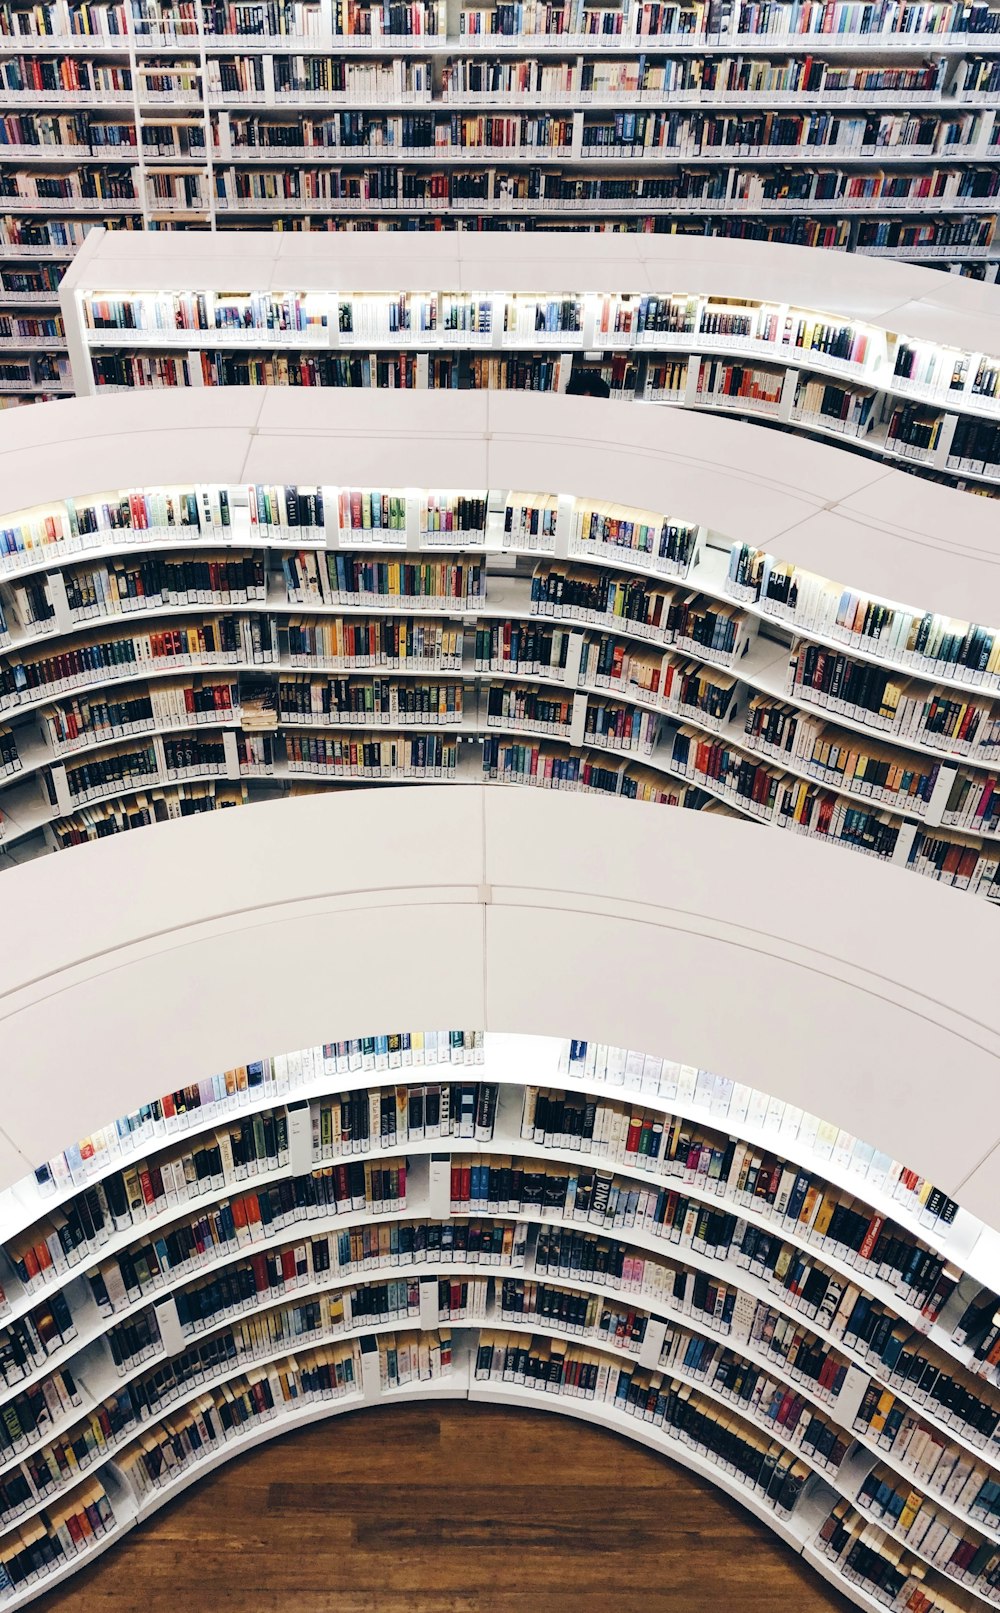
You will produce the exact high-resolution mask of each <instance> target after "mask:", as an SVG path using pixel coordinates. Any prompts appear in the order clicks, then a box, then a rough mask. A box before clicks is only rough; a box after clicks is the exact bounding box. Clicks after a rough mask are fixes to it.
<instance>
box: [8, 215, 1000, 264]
mask: <svg viewBox="0 0 1000 1613" xmlns="http://www.w3.org/2000/svg"><path fill="white" fill-rule="evenodd" d="M98 222H103V223H104V224H106V225H107V226H108V227H112V228H116V229H119V228H120V229H133V228H134V229H138V228H140V227H141V220H139V219H137V218H136V217H134V216H130V215H128V214H127V213H124V214H123V213H114V215H113V216H111V215H109V216H108V217H107V218H106V219H104V220H103V221H99V220H96V219H95V220H94V221H88V220H77V219H67V218H56V219H45V218H34V217H25V216H16V215H14V214H11V213H10V212H8V213H6V214H0V244H2V245H4V246H9V247H13V248H15V249H16V251H17V253H18V255H19V256H21V257H28V258H31V257H36V258H46V257H59V258H65V259H67V260H68V258H69V257H70V256H72V248H73V247H74V246H77V245H79V244H81V243H82V242H83V241H84V240H85V239H86V235H87V232H88V230H89V229H90V228H93V227H95V225H96V223H98ZM165 222H166V227H167V228H169V227H170V221H169V220H167V221H165ZM994 222H995V221H994V219H993V217H992V215H989V214H984V215H981V216H979V217H976V216H974V215H970V216H961V215H953V216H944V217H938V218H923V219H919V220H914V221H908V220H906V219H891V218H890V219H886V218H884V217H883V218H881V219H877V218H871V219H865V218H859V219H858V220H856V221H855V222H854V223H853V224H851V223H849V221H848V220H847V219H840V220H837V219H830V218H824V217H817V216H810V214H809V213H808V211H801V212H800V213H799V214H798V215H797V216H794V217H788V218H768V217H756V218H755V217H753V216H752V215H747V214H744V213H742V212H741V211H738V210H730V211H729V212H727V213H725V214H723V215H721V216H717V217H705V218H701V219H693V218H692V219H687V218H679V217H676V216H670V217H665V216H663V215H656V214H653V213H650V212H647V213H645V214H642V213H639V212H636V214H635V216H633V217H622V218H612V219H607V220H604V221H588V222H587V224H586V225H585V226H581V227H585V228H586V229H588V230H595V229H596V230H597V231H598V232H603V231H604V230H612V231H616V232H624V233H626V234H667V235H677V234H680V235H690V234H694V235H696V236H699V237H702V238H708V237H715V236H718V237H723V238H725V239H729V240H740V241H747V240H753V241H770V242H773V243H775V244H781V245H790V246H818V247H825V248H827V249H829V250H832V251H848V250H857V251H859V252H865V253H876V254H877V253H881V252H888V251H902V252H904V253H906V254H907V255H908V256H910V257H913V258H915V259H916V260H918V261H919V260H920V259H921V258H923V257H925V256H933V257H936V256H939V255H941V254H945V255H948V254H949V253H951V254H952V255H953V256H955V257H957V258H962V257H965V258H969V257H970V254H971V255H972V256H973V257H974V256H975V254H976V253H977V252H979V251H980V250H981V249H983V248H988V247H989V245H990V243H991V241H992V239H993V233H994ZM216 223H217V226H221V228H223V229H226V228H228V227H230V223H231V224H232V227H234V228H236V229H242V228H245V227H246V226H245V225H243V224H242V223H241V222H240V221H239V220H238V219H233V220H232V221H228V220H226V219H225V218H224V217H222V218H221V219H219V218H217V220H216ZM335 224H336V228H337V229H338V230H341V229H344V230H350V231H354V232H357V231H359V230H361V231H364V232H365V233H368V232H369V231H370V230H372V229H378V230H392V231H398V230H418V231H419V230H430V229H434V230H436V229H439V228H442V227H443V228H447V229H449V230H456V231H462V232H465V231H470V230H471V231H482V230H486V229H493V228H499V229H511V230H516V231H518V232H520V233H545V232H548V231H549V230H551V229H553V228H555V222H554V221H553V220H551V219H545V218H542V217H539V216H532V215H530V214H529V215H526V216H524V217H518V218H515V217H513V216H511V217H508V216H506V215H504V214H500V215H498V216H497V218H493V217H487V216H486V215H485V214H484V213H483V212H482V211H481V210H480V211H479V212H478V213H477V211H476V210H475V208H473V209H472V211H471V212H467V213H466V215H465V216H459V215H455V216H449V217H447V218H444V219H438V220H433V219H428V218H422V217H420V216H419V215H418V214H414V215H413V216H410V217H407V216H406V215H403V214H401V215H399V216H398V217H396V218H392V217H387V218H371V219H367V218H351V217H345V218H343V219H338V220H336V221H335V220H334V219H332V218H329V219H323V218H322V217H320V216H317V217H312V218H310V219H308V220H307V219H306V218H305V217H304V216H303V215H302V214H296V213H290V214H289V215H288V216H287V217H285V218H283V219H282V223H281V227H282V228H284V229H290V230H293V231H294V230H303V229H305V228H306V227H308V228H309V229H310V230H315V229H320V230H326V231H331V230H332V229H333V228H334V225H335ZM558 226H559V229H560V230H565V229H573V228H576V227H578V226H577V225H576V224H575V223H574V220H573V218H572V216H571V215H569V216H567V217H564V218H560V219H559V220H558ZM969 272H970V273H974V274H982V273H984V272H987V271H984V270H983V268H982V266H981V265H980V264H979V263H978V261H975V262H971V261H970V263H969Z"/></svg>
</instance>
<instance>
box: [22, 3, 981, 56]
mask: <svg viewBox="0 0 1000 1613" xmlns="http://www.w3.org/2000/svg"><path fill="white" fill-rule="evenodd" d="M459 20H460V31H461V33H462V34H465V35H479V34H482V33H497V34H503V35H509V34H521V33H523V34H543V35H550V34H554V35H556V36H559V35H571V36H583V37H589V36H593V35H597V36H602V35H603V36H605V37H608V36H623V35H626V34H635V35H636V36H638V37H640V38H641V37H645V36H655V35H671V34H676V35H678V36H680V37H683V38H685V39H686V40H688V41H691V40H693V41H694V42H695V43H701V42H704V41H710V40H711V39H716V40H719V41H726V42H728V41H729V40H730V39H732V38H733V37H734V36H735V37H736V38H739V37H740V36H743V35H754V34H767V35H776V34H780V35H806V36H809V35H818V36H820V37H822V36H825V35H835V36H840V37H841V38H844V37H845V36H846V39H847V40H849V41H850V42H852V43H853V42H854V39H855V38H856V37H858V36H875V37H878V36H884V35H889V36H893V35H895V36H899V35H902V36H912V35H918V36H919V35H927V36H933V37H939V36H941V35H945V36H948V35H960V36H961V35H976V34H989V33H993V32H996V31H997V29H996V14H995V12H994V11H992V10H991V9H990V7H989V6H988V5H985V4H970V3H968V0H951V3H931V4H909V3H906V0H880V3H866V4H855V3H851V0H839V3H827V0H815V3H812V0H809V3H801V0H797V3H794V4H792V3H785V4H778V3H774V0H767V3H764V4H759V3H755V0H745V3H743V4H741V5H740V6H739V8H733V10H732V13H731V15H729V16H728V17H727V20H726V24H725V26H722V27H720V21H719V19H710V16H709V8H708V6H707V5H706V4H703V3H702V0H693V3H691V4H686V5H678V4H674V3H672V0H638V3H637V4H636V5H634V6H632V5H630V6H628V7H627V8H622V9H621V10H619V9H617V8H614V7H610V6H609V7H608V8H606V9H603V10H602V9H599V8H587V7H586V6H585V5H584V4H582V3H576V0H571V3H569V4H558V3H548V0H523V3H521V0H498V3H496V4H495V5H493V6H492V7H490V8H487V9H483V10H465V11H462V12H461V13H460V19H459ZM444 25H445V17H444V8H443V6H440V5H438V4H436V3H432V0H423V3H416V4H402V3H400V4H391V3H388V4H370V5H369V4H355V3H353V0H348V3H345V4H340V3H338V4H337V5H335V6H334V7H333V11H332V14H330V15H328V17H327V19H326V20H324V19H323V18H322V14H321V8H320V6H319V4H317V3H311V4H310V3H295V0H284V3H280V4H279V3H278V0H267V3H261V4H240V3H234V4H226V3H224V0H214V3H213V4H210V5H208V6H207V8H205V11H204V17H203V20H202V22H199V20H198V18H197V16H196V14H195V12H194V9H193V7H191V6H190V5H184V4H175V5H171V6H169V7H160V8H157V10H156V11H155V12H154V13H148V12H147V11H146V9H145V7H143V6H142V5H141V4H135V3H133V5H132V6H126V5H122V4H120V3H117V0H98V3H93V4H90V3H86V0H36V3H35V4H34V5H32V6H29V7H26V8H25V9H24V10H23V11H18V10H14V9H12V7H11V6H10V5H5V7H4V11H3V13H2V15H0V32H3V33H6V34H7V35H8V36H17V35H20V36H22V37H24V36H29V35H31V34H41V35H53V34H54V35H62V34H65V35H67V36H69V37H73V36H74V35H80V36H89V37H91V38H93V37H95V36H96V37H101V38H107V39H110V40H114V39H119V38H123V37H125V36H127V35H128V34H130V33H133V32H134V33H136V34H137V36H138V37H139V39H140V40H143V39H145V40H147V41H148V42H149V43H151V44H152V45H153V46H154V48H155V45H156V43H157V39H158V38H162V39H163V40H164V41H165V42H168V43H171V44H175V43H178V42H179V43H183V42H184V39H185V38H186V37H189V38H191V39H195V38H200V37H201V34H202V32H203V31H204V33H205V34H206V35H207V36H208V37H209V38H210V39H212V40H213V42H214V40H215V39H217V38H219V37H224V36H225V35H227V34H232V35H240V36H246V35H260V36H264V37H267V36H274V37H277V38H282V39H287V38H289V37H294V36H295V35H298V36H299V37H301V38H302V39H303V40H305V39H310V38H315V39H319V38H320V37H321V35H322V33H323V32H327V33H329V32H330V31H331V30H332V33H333V34H334V35H342V36H345V37H350V36H352V35H362V36H376V37H377V36H378V35H388V36H390V37H399V38H412V39H419V38H420V36H421V35H426V36H429V37H431V38H437V37H439V36H441V35H442V34H443V32H444Z"/></svg>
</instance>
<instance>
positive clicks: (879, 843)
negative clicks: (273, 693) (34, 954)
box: [10, 685, 1000, 899]
mask: <svg viewBox="0 0 1000 1613" xmlns="http://www.w3.org/2000/svg"><path fill="white" fill-rule="evenodd" d="M408 687H409V686H408ZM409 692H410V694H411V696H412V698H411V700H410V706H411V708H412V709H411V710H410V714H409V716H408V717H404V719H403V720H405V721H409V722H413V723H420V724H426V723H437V722H442V721H445V720H447V717H446V714H439V715H434V714H433V713H430V712H428V711H421V710H419V709H418V708H419V705H420V690H419V688H418V689H415V690H413V689H410V691H409ZM489 703H490V709H489V710H488V711H487V712H486V714H485V716H484V718H483V721H484V722H485V723H486V725H487V728H488V727H489V726H495V727H503V728H506V729H507V730H513V731H514V733H515V734H516V732H517V730H518V729H520V728H523V729H524V730H525V731H527V732H540V733H541V734H551V735H553V736H556V737H558V736H563V743H561V744H559V743H556V744H553V743H552V742H551V741H548V740H543V739H539V740H531V739H526V740H520V739H516V738H511V739H506V738H505V739H500V738H496V737H492V736H490V735H489V734H488V732H487V734H486V735H485V736H484V737H482V738H481V739H476V738H472V739H468V740H465V741H462V740H459V739H458V738H457V737H456V738H454V739H447V738H445V737H444V736H440V737H439V736H437V735H435V734H434V733H433V732H430V733H424V732H421V733H418V734H406V733H389V734H385V733H379V734H378V735H373V736H372V737H368V738H362V737H360V736H352V735H351V734H350V733H343V734H336V733H334V734H329V735H327V734H322V733H307V732H301V731H296V730H295V728H293V730H292V731H291V732H284V733H282V734H281V735H280V736H277V735H273V734H261V733H255V732H252V731H251V732H243V731H240V730H237V731H236V732H235V733H234V734H233V738H232V746H233V749H232V751H230V749H229V748H228V744H227V741H226V740H225V739H224V738H223V737H222V736H219V735H216V736H214V737H208V736H197V735H194V734H191V735H187V736H184V737H174V736H172V735H170V734H169V733H168V734H165V735H164V736H163V737H162V738H154V739H152V740H150V741H149V742H148V743H146V744H144V745H140V746H132V747H128V746H125V747H124V748H118V749H115V750H113V751H111V752H109V753H107V754H105V755H103V756H102V757H100V758H93V759H91V760H88V761H87V762H82V763H77V764H74V765H72V766H70V767H68V768H66V770H65V771H64V772H62V773H60V774H59V775H58V776H57V775H56V774H55V773H53V772H52V771H51V770H49V771H44V772H43V773H42V774H41V775H40V782H41V786H42V792H43V800H44V802H45V803H46V804H47V807H48V809H49V814H48V815H44V814H43V815H42V816H41V817H37V816H36V817H33V818H32V820H31V823H30V826H26V827H25V829H24V830H23V831H22V833H37V832H38V831H40V830H41V829H42V828H43V826H45V825H46V824H47V825H48V829H47V831H46V832H51V834H52V835H53V837H54V839H55V841H56V843H57V844H58V845H60V846H70V845H77V844H81V843H83V842H85V841H87V840H90V839H94V838H102V837H104V836H106V835H109V834H115V833H120V832H123V831H127V830H129V829H132V828H136V827H142V826H144V825H146V824H148V823H152V822H159V821H165V820H166V819H169V818H171V817H176V816H186V815H190V814H191V813H192V812H197V811H206V810H213V809H214V808H216V807H218V806H229V805H236V804H243V803H245V802H246V801H247V800H248V799H250V797H249V796H248V794H247V791H246V788H245V786H244V787H243V789H242V793H241V792H240V788H239V787H238V786H235V785H227V786H225V787H222V786H220V785H216V784H212V783H211V782H210V781H211V780H212V779H213V778H214V779H221V778H223V777H226V778H229V777H239V778H241V779H244V780H247V779H254V778H259V779H261V780H270V779H274V780H276V781H277V780H280V779H285V778H288V779H292V780H294V779H295V777H296V776H297V775H308V776H309V778H310V779H312V780H317V779H325V778H329V779H335V778H340V779H344V780H357V781H364V780H372V781H376V780H382V779H400V780H402V779H437V780H440V779H446V778H449V777H457V776H458V773H459V768H460V767H463V766H464V764H465V763H469V767H466V768H465V769H464V772H463V776H468V777H472V776H473V774H472V771H471V766H472V763H473V762H474V761H476V760H478V763H479V765H480V766H481V769H482V774H483V776H484V777H485V778H487V779H489V780H493V781H497V782H501V783H519V784H533V785H541V786H543V787H547V788H563V789H566V788H570V789H584V790H596V791H600V792H601V793H604V794H612V795H621V796H624V797H625V798H627V799H640V800H646V801H651V802H658V803H660V804H664V805H674V806H678V805H683V806H686V807H689V808H693V809H695V810H725V804H726V803H729V805H730V806H731V807H732V808H734V809H735V810H736V811H737V812H738V813H740V814H747V815H749V816H751V817H753V818H755V819H757V820H758V821H762V822H766V823H770V824H773V825H774V826H776V827H778V828H783V829H787V830H791V831H792V832H797V833H802V834H808V835H811V836H814V837H822V838H823V839H825V840H827V841H829V842H833V843H837V844H841V845H844V846H847V847H849V848H850V849H853V850H860V851H863V852H866V853H868V854H869V855H874V856H877V857H879V858H881V859H882V860H896V861H903V862H905V865H906V866H908V867H910V868H912V869H914V870H916V871H918V872H921V873H923V874H925V875H926V876H927V877H930V878H933V879H936V880H939V881H942V882H944V883H947V884H951V885H953V886H956V887H957V888H960V889H963V890H970V891H973V892H975V893H978V894H981V895H984V896H986V897H988V898H990V899H992V898H994V897H995V896H997V895H1000V856H998V855H997V854H996V853H995V852H994V851H992V850H991V849H990V848H989V847H988V846H986V845H984V844H983V843H982V841H981V840H979V839H969V840H963V839H960V838H956V837H955V835H954V834H953V833H941V832H932V831H930V830H920V831H918V832H917V834H916V836H915V837H914V838H913V839H907V840H906V841H905V843H904V841H903V840H902V839H901V831H902V829H903V821H902V819H900V818H897V817H893V816H891V815H887V814H886V812H885V811H884V810H882V809H881V808H880V807H878V806H874V805H873V806H865V805H862V804H854V803H853V802H852V800H851V798H850V796H842V795H839V794H837V793H836V789H835V788H831V789H822V788H820V787H819V786H818V785H816V784H812V783H809V782H808V781H807V780H805V779H802V778H797V777H795V776H793V775H789V774H786V773H783V772H781V771H776V770H775V769H773V768H771V767H770V766H768V764H767V763H766V762H763V761H761V762H756V761H754V760H753V759H752V757H749V756H747V755H745V754H744V753H743V752H742V751H740V750H739V749H738V748H737V747H735V746H734V745H733V744H731V743H730V742H728V741H726V740H723V739H720V738H717V737H715V738H713V737H712V736H711V735H710V734H706V733H704V732H702V731H701V730H698V729H694V728H692V727H690V726H689V725H686V724H682V725H681V726H680V727H679V728H677V729H671V730H669V731H665V734H664V735H663V736H661V735H660V734H659V733H658V725H659V723H660V719H658V718H657V717H656V716H654V715H652V714H651V713H649V712H643V711H637V710H634V709H630V708H628V707H624V706H619V705H617V704H616V703H613V702H604V703H602V702H601V701H599V700H598V699H596V698H595V697H594V696H593V695H590V696H589V697H588V699H587V704H586V707H585V708H584V711H583V717H582V734H581V740H580V744H581V745H582V746H583V747H584V749H583V750H582V751H581V750H579V749H575V748H571V747H570V746H569V744H568V740H569V737H570V727H569V719H570V715H571V714H570V706H569V702H568V701H566V700H562V701H560V700H556V699H550V698H546V697H544V696H542V695H539V694H536V693H535V692H534V691H530V690H520V691H519V690H518V689H516V688H515V687H513V686H511V685H504V686H502V687H500V688H495V689H494V690H493V691H492V693H491V695H490V702H489ZM459 716H460V713H459V712H458V710H457V708H456V710H455V713H454V719H453V720H455V719H457V718H458V717H459ZM182 720H183V719H182ZM222 720H224V719H223V718H221V717H220V716H219V715H218V714H217V713H211V712H209V713H206V715H205V721H208V722H214V723H218V722H219V721H222ZM286 720H288V719H286V718H285V717H282V718H281V721H282V722H285V721H286ZM377 720H379V719H378V717H377V714H376V715H369V716H368V717H365V715H364V714H363V713H360V712H354V713H351V714H346V715H345V714H344V713H339V714H335V715H332V716H328V717H325V718H324V717H322V716H320V717H316V716H310V715H305V716H303V717H301V718H299V719H298V721H299V722H301V723H302V724H303V725H311V726H319V727H320V728H322V727H323V726H324V725H326V724H329V723H341V724H343V723H345V722H347V723H354V724H355V725H357V724H363V723H365V722H369V723H374V722H376V721H377ZM392 720H393V721H398V720H399V717H398V714H397V715H395V716H394V717H393V719H392ZM477 721H478V719H477ZM845 740H846V736H843V735H834V736H833V737H831V736H830V735H825V736H823V738H822V739H821V740H820V741H818V742H817V749H818V750H819V752H820V753H821V754H823V753H825V754H826V755H828V756H831V757H833V756H836V757H837V758H839V759H840V760H841V761H843V763H844V767H845V768H846V767H848V766H851V767H853V766H854V765H855V763H857V764H858V766H861V765H862V764H864V766H865V767H866V768H867V772H865V773H862V772H855V773H854V774H852V775H851V777H850V778H848V777H847V775H846V773H845V774H843V775H842V778H841V780H840V781H839V782H840V786H841V787H845V786H846V787H847V788H850V789H851V790H852V791H855V790H857V791H859V792H860V793H865V791H867V792H868V793H872V792H873V791H874V792H881V796H883V797H884V796H886V795H888V796H889V798H890V800H891V803H892V805H894V806H896V807H897V808H899V809H900V810H903V811H906V812H912V813H914V814H915V815H916V816H918V817H920V816H921V815H922V814H923V813H924V812H925V811H926V806H927V802H926V799H925V794H926V792H925V794H921V793H920V789H921V787H922V786H921V778H922V777H923V775H921V774H920V773H919V771H914V770H912V769H909V768H908V767H907V766H906V765H905V764H904V763H901V762H900V761H899V759H898V758H896V757H890V756H884V757H881V758H874V759H873V758H871V757H867V756H866V755H865V752H864V751H863V750H862V749H860V748H858V747H857V746H854V747H853V748H852V746H851V744H850V743H844V741H845ZM78 744H79V741H75V742H74V746H75V745H78ZM469 744H475V745H477V746H479V747H480V748H479V749H478V750H477V751H476V753H475V757H474V756H473V755H472V753H471V752H470V751H469V750H468V748H467V747H468V745H469ZM586 747H594V748H595V753H594V754H591V753H590V752H589V751H588V749H587V748H586ZM752 748H753V747H752V746H751V749H752ZM602 750H603V751H608V750H610V751H613V752H615V753H616V754H618V755H626V756H627V755H629V754H634V755H637V756H646V757H651V758H654V759H655V762H656V767H657V771H655V772H654V771H650V770H643V769H639V770H635V769H633V768H629V767H623V766H622V764H621V763H620V762H617V761H615V762H610V763H609V762H606V761H604V760H602V759H601V756H600V752H601V751H602ZM16 760H17V761H19V760H20V759H19V758H16ZM810 765H811V764H810ZM813 770H814V771H818V769H816V768H814V769H813ZM17 771H18V768H16V767H12V768H11V770H10V776H11V777H13V776H15V774H16V773H17ZM181 780H190V781H192V782H191V783H190V784H185V785H179V784H178V783H177V782H176V781H181ZM205 780H208V781H209V782H208V783H207V784H206V783H204V782H203V781H205ZM685 780H686V781H688V782H687V783H686V784H685V783H684V781H685ZM143 786H146V787H147V789H145V790H144V789H143ZM149 786H164V787H165V788H157V789H154V790H153V791H152V792H151V793H149V790H148V787H149ZM293 787H294V786H293ZM132 792H137V793H136V794H135V796H134V798H133V797H132ZM706 792H708V793H707V794H706ZM123 794H124V795H127V796H128V797H129V799H116V797H122V796H123ZM941 810H942V821H943V822H944V823H945V825H946V827H947V828H948V829H949V830H951V829H954V828H958V829H962V828H966V829H970V830H971V831H972V832H973V834H978V835H983V834H992V833H993V830H994V828H995V826H996V823H997V813H998V788H997V783H996V780H994V779H992V778H990V777H987V776H984V777H982V778H979V777H977V776H974V775H964V774H956V775H955V778H954V780H953V782H952V784H951V786H950V788H949V791H948V793H947V796H946V797H943V798H942V808H941Z"/></svg>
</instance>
